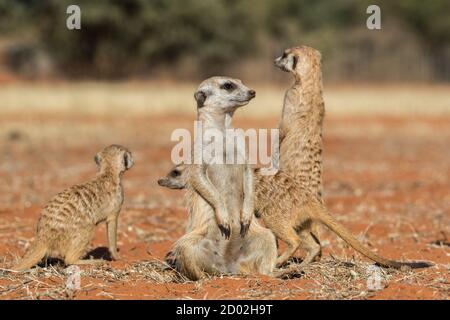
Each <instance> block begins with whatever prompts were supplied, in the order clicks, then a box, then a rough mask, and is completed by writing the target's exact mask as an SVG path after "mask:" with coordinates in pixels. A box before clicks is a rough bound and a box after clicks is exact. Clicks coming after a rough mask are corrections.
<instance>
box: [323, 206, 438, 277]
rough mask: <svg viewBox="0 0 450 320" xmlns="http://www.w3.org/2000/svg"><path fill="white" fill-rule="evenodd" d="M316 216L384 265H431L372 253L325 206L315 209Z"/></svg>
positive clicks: (352, 244) (355, 247)
mask: <svg viewBox="0 0 450 320" xmlns="http://www.w3.org/2000/svg"><path fill="white" fill-rule="evenodd" d="M316 217H317V218H318V220H319V221H320V222H322V223H323V224H325V225H326V226H327V227H328V228H330V229H331V230H332V231H333V232H334V233H336V234H337V235H338V236H339V237H341V238H342V239H343V240H344V241H345V242H347V243H348V244H349V245H350V246H351V247H352V248H353V249H355V250H356V251H358V252H359V253H361V254H363V255H364V256H366V257H368V258H369V259H371V260H373V261H375V262H377V263H378V264H380V265H382V266H384V267H391V268H396V269H400V268H401V267H402V266H407V267H410V268H413V269H417V268H428V267H431V266H433V264H432V263H429V262H425V261H417V262H399V261H394V260H388V259H385V258H382V257H380V256H379V255H377V254H376V253H374V252H373V251H372V250H370V249H369V248H367V247H366V246H364V245H363V244H362V243H361V242H360V241H358V239H356V238H355V237H354V236H353V235H352V234H351V233H350V232H349V231H348V230H347V229H346V228H345V227H344V226H343V225H341V224H340V223H339V222H337V221H336V220H335V219H334V218H333V217H332V216H331V215H330V213H329V212H328V211H327V210H326V209H325V208H323V207H319V208H318V209H317V210H316Z"/></svg>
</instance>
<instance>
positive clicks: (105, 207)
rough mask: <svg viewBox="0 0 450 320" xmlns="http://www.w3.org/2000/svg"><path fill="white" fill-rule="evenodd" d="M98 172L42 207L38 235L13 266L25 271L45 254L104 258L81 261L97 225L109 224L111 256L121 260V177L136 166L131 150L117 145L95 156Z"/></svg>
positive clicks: (73, 259)
mask: <svg viewBox="0 0 450 320" xmlns="http://www.w3.org/2000/svg"><path fill="white" fill-rule="evenodd" d="M95 161H96V163H97V165H98V167H99V172H98V174H97V176H96V178H95V179H93V180H91V181H89V182H86V183H84V184H81V185H75V186H73V187H71V188H69V189H67V190H65V191H63V192H61V193H59V194H58V195H56V196H55V197H54V198H53V199H52V200H51V201H50V202H49V203H48V204H47V205H46V206H45V208H44V209H43V211H42V214H41V216H40V218H39V221H38V224H37V235H36V239H35V241H34V242H33V243H32V244H31V246H30V248H29V249H28V251H27V252H26V253H25V256H24V257H23V259H22V260H21V261H20V262H19V263H18V264H17V265H15V266H14V267H13V269H14V270H17V271H22V270H26V269H29V268H31V267H32V266H34V265H35V264H37V263H39V261H41V260H42V259H43V258H44V257H45V256H48V257H55V258H62V259H64V262H65V263H66V264H67V265H70V264H92V263H99V262H102V260H80V259H81V258H82V257H83V256H84V255H85V254H86V252H87V248H88V245H89V243H90V241H91V239H92V236H93V234H94V230H95V226H96V225H97V224H98V223H100V222H103V221H106V223H107V233H108V243H109V250H110V252H111V256H112V257H113V258H114V259H118V258H119V255H118V253H117V220H118V216H119V212H120V209H121V207H122V203H123V189H122V184H121V176H122V173H123V172H124V171H125V170H128V169H129V168H131V166H132V165H133V159H132V156H131V153H130V152H129V151H128V150H127V149H125V148H124V147H121V146H118V145H112V146H109V147H107V148H105V149H103V150H102V151H100V152H99V153H98V154H97V155H96V156H95Z"/></svg>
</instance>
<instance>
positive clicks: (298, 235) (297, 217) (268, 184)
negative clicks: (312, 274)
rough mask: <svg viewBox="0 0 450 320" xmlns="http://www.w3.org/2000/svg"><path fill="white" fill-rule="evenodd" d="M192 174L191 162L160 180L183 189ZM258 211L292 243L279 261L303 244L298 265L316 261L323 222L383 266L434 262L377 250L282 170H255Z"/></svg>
mask: <svg viewBox="0 0 450 320" xmlns="http://www.w3.org/2000/svg"><path fill="white" fill-rule="evenodd" d="M188 176H189V166H186V165H179V166H176V167H175V168H174V169H172V170H171V171H170V172H169V174H168V175H167V176H166V177H164V178H161V179H160V180H159V181H158V183H159V184H160V185H161V186H164V187H168V188H171V189H182V188H184V187H185V186H186V184H188V183H189V178H188ZM255 211H256V212H257V213H258V216H259V217H260V218H261V219H262V220H263V222H264V224H265V225H266V226H267V227H268V228H269V229H270V230H271V231H272V232H273V233H274V235H275V236H276V237H277V238H278V239H281V240H282V241H284V242H286V243H287V244H288V248H287V250H286V251H285V252H284V253H283V254H282V255H281V256H280V257H279V258H278V260H277V261H278V262H279V263H282V262H284V261H286V259H287V258H289V257H290V256H292V255H293V254H294V253H295V251H296V250H297V249H298V248H299V246H300V245H302V246H304V247H305V248H307V249H309V250H307V255H306V257H305V258H304V259H303V261H302V263H301V265H300V266H296V267H295V269H298V268H301V267H303V266H304V265H306V264H308V263H310V262H311V261H313V259H314V257H315V254H316V253H317V251H318V250H320V246H319V244H318V243H317V242H316V241H315V239H314V238H313V237H312V235H311V232H310V230H309V229H310V227H311V223H312V222H317V223H323V224H324V225H326V226H327V227H328V228H329V229H331V230H332V231H333V232H335V233H336V234H337V235H338V236H339V237H341V238H342V239H343V240H344V241H346V242H347V243H348V244H349V245H350V246H351V247H353V248H354V249H355V250H356V251H358V252H359V253H361V254H363V255H365V256H366V257H368V258H370V259H372V260H373V261H375V262H377V263H379V264H380V265H382V266H385V267H394V268H399V267H401V266H409V267H413V268H424V267H429V266H431V265H432V264H430V263H427V262H397V261H393V260H388V259H385V258H383V257H380V256H379V255H377V254H375V253H374V252H372V251H371V250H370V249H369V248H367V247H366V246H365V245H363V244H362V243H361V242H360V241H358V240H357V239H356V238H355V237H354V236H352V235H351V233H350V232H349V231H348V230H347V229H346V228H345V227H344V226H342V225H341V224H340V223H339V222H337V221H336V220H335V219H334V218H333V217H332V216H331V215H330V214H329V213H328V211H327V209H326V208H325V207H324V205H323V204H322V202H321V201H320V199H317V197H316V196H314V195H313V194H311V193H310V191H309V190H308V189H307V187H305V186H304V185H303V183H302V181H297V179H295V178H293V177H291V176H290V175H289V174H287V173H285V172H283V171H282V170H280V171H278V172H277V173H276V174H275V175H273V176H268V175H261V174H260V172H259V170H258V169H257V170H256V171H255ZM287 272H290V269H289V270H287V271H282V272H275V273H273V275H277V276H282V275H284V274H285V273H287Z"/></svg>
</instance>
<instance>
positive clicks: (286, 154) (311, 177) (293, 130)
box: [275, 46, 325, 258]
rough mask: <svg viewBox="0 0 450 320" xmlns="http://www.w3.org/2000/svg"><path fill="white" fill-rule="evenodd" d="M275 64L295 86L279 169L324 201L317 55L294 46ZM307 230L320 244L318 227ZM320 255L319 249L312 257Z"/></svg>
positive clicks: (289, 95)
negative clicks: (292, 79) (287, 75)
mask: <svg viewBox="0 0 450 320" xmlns="http://www.w3.org/2000/svg"><path fill="white" fill-rule="evenodd" d="M275 65H276V66H277V67H279V68H281V69H282V70H283V71H286V72H290V73H291V74H292V75H293V76H294V84H293V85H292V87H291V88H290V89H288V90H287V91H286V94H285V97H284V104H283V111H282V115H281V122H280V125H279V129H280V132H281V141H280V168H281V169H282V170H284V171H285V172H289V174H291V175H292V176H293V177H295V178H297V179H299V180H301V181H302V182H303V184H304V186H305V187H306V188H307V189H308V190H309V192H310V193H311V194H313V195H315V196H316V197H317V198H318V199H319V200H320V201H323V200H322V124H323V118H324V116H325V105H324V101H323V97H322V71H321V55H320V52H319V51H317V50H316V49H314V48H311V47H307V46H300V47H293V48H290V49H287V50H285V51H284V53H283V55H282V56H281V57H279V58H277V59H276V60H275ZM309 229H310V231H311V233H312V235H313V237H314V238H315V239H316V241H317V242H318V243H320V241H319V239H320V234H319V227H318V224H316V223H314V222H313V223H312V224H311V227H310V228H309ZM305 234H306V231H305ZM304 249H305V250H308V249H307V248H306V247H305V248H304ZM320 256H321V250H319V251H318V252H317V255H316V257H315V258H320Z"/></svg>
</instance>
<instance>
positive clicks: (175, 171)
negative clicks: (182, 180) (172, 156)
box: [170, 170, 181, 178]
mask: <svg viewBox="0 0 450 320" xmlns="http://www.w3.org/2000/svg"><path fill="white" fill-rule="evenodd" d="M180 175H181V172H180V171H178V170H173V171H172V172H171V173H170V176H171V177H173V178H175V177H179V176H180Z"/></svg>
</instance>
